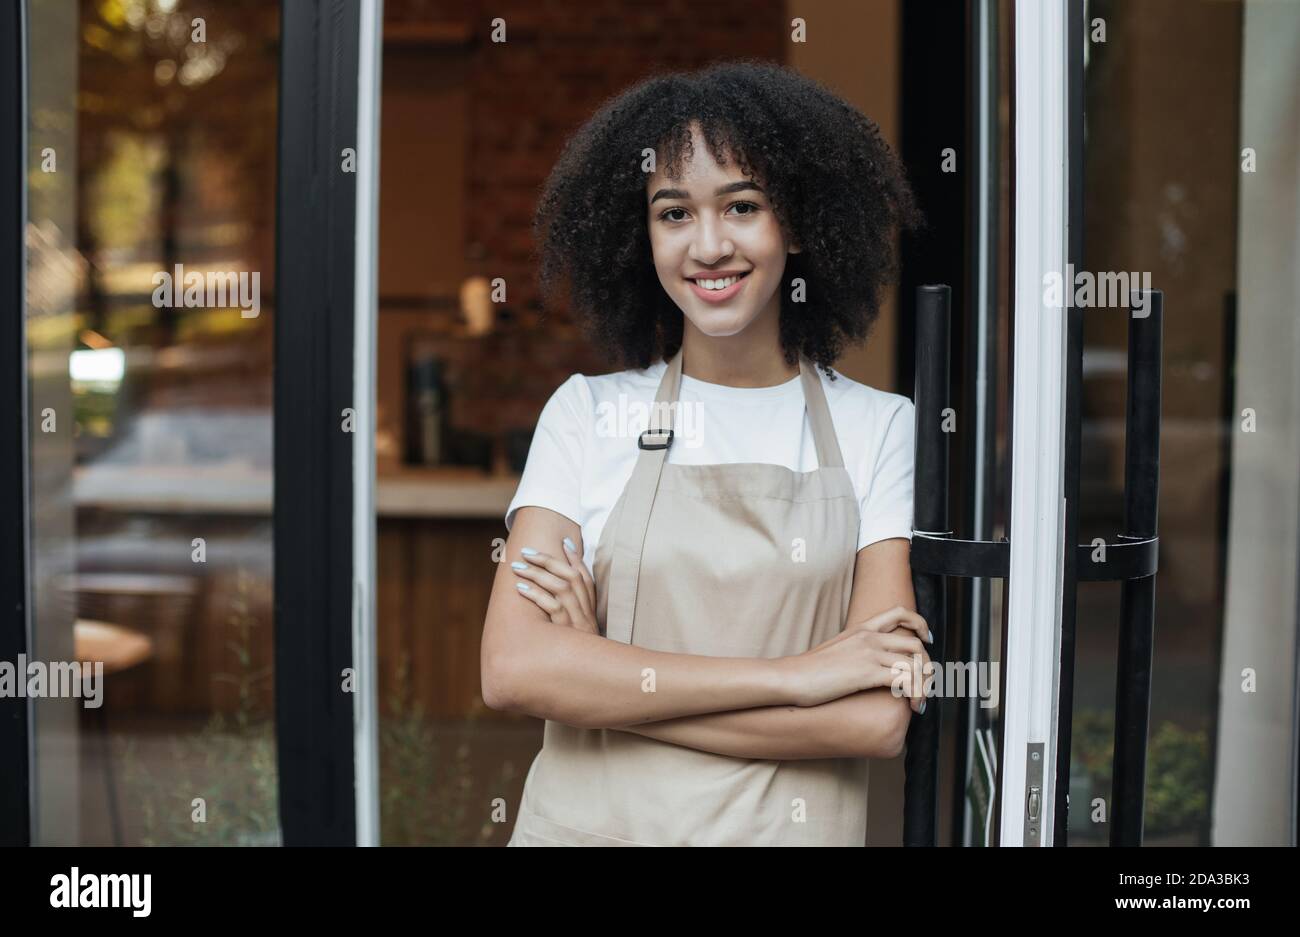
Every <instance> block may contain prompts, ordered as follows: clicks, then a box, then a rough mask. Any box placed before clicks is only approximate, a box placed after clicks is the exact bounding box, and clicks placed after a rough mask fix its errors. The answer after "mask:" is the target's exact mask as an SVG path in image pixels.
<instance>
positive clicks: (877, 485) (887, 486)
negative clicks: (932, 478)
mask: <svg viewBox="0 0 1300 937" xmlns="http://www.w3.org/2000/svg"><path fill="white" fill-rule="evenodd" d="M914 414H915V408H914V407H913V405H912V402H911V401H910V400H908V399H907V398H906V397H903V398H900V400H899V404H898V405H897V406H896V407H894V408H893V412H892V413H891V414H889V415H888V416H887V417H886V418H885V420H886V423H885V427H884V430H883V431H882V432H881V434H880V435H879V436H878V437H877V441H876V447H875V452H874V453H871V452H868V453H867V454H866V461H867V463H868V464H869V465H871V469H870V472H869V477H868V480H867V484H866V486H865V492H864V493H862V494H861V495H860V501H859V505H860V511H861V515H860V521H859V526H858V549H859V550H861V549H862V548H863V547H865V546H870V545H871V544H873V543H876V542H877V541H880V540H888V539H890V538H891V537H906V538H907V539H908V540H911V539H912V463H913V460H914V459H915V455H916V453H915V443H914V439H915V433H916V420H915V417H914ZM873 454H874V462H873V460H872V455H873Z"/></svg>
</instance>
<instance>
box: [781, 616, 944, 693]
mask: <svg viewBox="0 0 1300 937" xmlns="http://www.w3.org/2000/svg"><path fill="white" fill-rule="evenodd" d="M893 614H894V613H893V612H892V611H891V612H888V613H885V615H893ZM912 614H915V613H912ZM877 617H882V616H877ZM870 621H873V622H874V621H875V619H871V620H870ZM865 625H866V623H861V624H858V625H856V626H850V627H848V628H846V629H845V630H844V631H842V632H840V633H839V634H837V635H836V636H835V637H833V638H831V639H830V640H828V641H825V642H823V643H821V644H819V645H817V646H816V647H814V648H812V649H810V650H807V651H805V652H804V653H802V654H798V655H795V656H793V657H787V658H784V659H783V660H782V665H783V666H784V667H785V668H786V671H787V674H788V677H789V680H790V686H791V695H792V698H793V702H794V703H795V705H798V706H817V705H820V704H821V703H827V702H830V701H831V700H835V699H839V698H840V697H842V696H849V695H850V694H853V693H858V692H860V691H862V690H871V689H875V688H876V687H894V686H895V685H896V684H897V686H898V688H899V690H901V694H900V695H903V696H907V697H910V698H911V706H912V711H913V712H920V711H921V708H922V706H924V705H925V684H926V679H925V677H926V675H927V674H928V673H929V667H928V665H929V663H930V655H929V654H927V653H926V650H925V645H924V644H923V643H922V641H921V639H920V638H919V637H917V635H916V633H915V631H914V630H913V629H910V628H907V627H895V629H894V630H881V629H877V628H872V627H865ZM927 630H928V629H927Z"/></svg>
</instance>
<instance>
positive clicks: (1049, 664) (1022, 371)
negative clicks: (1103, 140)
mask: <svg viewBox="0 0 1300 937" xmlns="http://www.w3.org/2000/svg"><path fill="white" fill-rule="evenodd" d="M1066 36H1067V30H1066V0H1016V22H1015V57H1016V58H1015V102H1016V103H1015V107H1016V114H1015V147H1016V151H1015V152H1016V180H1015V201H1016V204H1015V246H1014V251H1015V282H1014V284H1013V288H1014V290H1015V307H1014V308H1015V347H1014V349H1013V354H1014V368H1015V372H1014V377H1013V391H1012V401H1011V408H1012V409H1011V412H1012V431H1011V443H1012V449H1011V522H1010V538H1011V568H1010V573H1009V577H1008V581H1007V596H1006V603H1007V646H1006V648H1005V649H1004V671H1005V673H1006V675H1007V690H1006V698H1005V701H1004V703H1005V705H1004V710H1003V733H1004V735H1003V737H1004V745H1005V757H1004V759H1003V764H1002V765H1001V768H1002V785H1003V787H1002V813H1001V844H1002V845H1003V846H1021V845H1025V842H1026V837H1025V809H1026V803H1027V793H1028V792H1027V790H1026V764H1025V762H1026V758H1027V751H1028V746H1029V745H1030V744H1031V743H1034V742H1042V743H1044V758H1045V764H1044V765H1043V766H1042V777H1043V790H1042V791H1041V796H1040V799H1039V803H1040V804H1041V809H1040V811H1039V819H1040V824H1039V826H1038V830H1039V836H1040V838H1039V842H1040V844H1041V845H1044V846H1050V845H1051V844H1052V828H1053V823H1054V819H1055V817H1054V813H1055V811H1054V805H1055V802H1056V795H1055V775H1056V709H1057V687H1058V679H1059V674H1060V644H1061V567H1062V560H1063V554H1062V547H1063V537H1064V530H1065V517H1064V505H1065V502H1064V482H1063V479H1064V476H1063V470H1064V446H1065V435H1064V429H1065V350H1066V342H1065V337H1066V335H1065V312H1066V310H1065V309H1064V308H1052V307H1049V306H1048V305H1047V304H1046V303H1045V301H1044V282H1045V281H1044V277H1045V276H1046V275H1048V274H1049V273H1052V274H1055V275H1057V276H1063V275H1064V272H1065V270H1066V266H1065V264H1066V256H1067V238H1066V225H1067V223H1068V217H1067V211H1068V204H1069V202H1068V187H1067V180H1068V178H1069V177H1068V173H1067V166H1066V156H1067V150H1066V137H1067V116H1068V111H1067V107H1066V67H1067V62H1068V57H1067V55H1066V53H1067V39H1066ZM1072 288H1073V284H1066V285H1065V289H1072Z"/></svg>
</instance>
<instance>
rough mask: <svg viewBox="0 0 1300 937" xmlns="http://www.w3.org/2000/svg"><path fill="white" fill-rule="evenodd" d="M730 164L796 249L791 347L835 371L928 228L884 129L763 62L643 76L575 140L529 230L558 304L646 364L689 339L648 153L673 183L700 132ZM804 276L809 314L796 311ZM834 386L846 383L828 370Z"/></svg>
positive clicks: (635, 362) (604, 341) (609, 346)
mask: <svg viewBox="0 0 1300 937" xmlns="http://www.w3.org/2000/svg"><path fill="white" fill-rule="evenodd" d="M693 123H694V124H697V125H698V126H699V128H700V133H701V136H702V137H703V138H704V140H705V141H706V143H707V144H708V147H709V150H710V152H711V153H712V155H713V157H714V159H715V160H716V161H717V162H718V164H719V165H722V164H723V163H724V162H725V161H726V157H728V156H730V157H731V158H732V159H733V160H734V162H735V164H736V165H737V166H738V167H739V168H740V169H741V171H742V172H743V173H744V174H745V176H746V177H747V178H749V179H751V180H753V181H755V182H757V183H758V184H759V185H760V186H762V187H763V189H764V191H765V192H766V193H767V195H768V198H769V199H770V201H771V203H772V208H773V211H774V213H775V215H776V218H777V220H778V222H779V223H780V225H781V228H782V230H783V232H784V233H785V235H786V238H787V240H790V241H793V242H794V243H796V244H798V245H799V246H800V247H801V248H802V250H801V251H800V252H799V253H795V254H790V255H787V258H786V268H785V275H784V278H783V281H782V284H781V286H780V288H779V289H780V294H781V316H780V339H781V346H782V351H783V353H784V356H785V359H786V361H787V362H788V363H790V364H794V363H795V362H796V361H797V360H798V359H797V354H798V353H800V352H802V353H803V354H804V355H806V356H807V357H808V358H809V359H810V360H811V361H813V362H815V363H817V364H818V365H820V366H821V367H822V368H823V369H825V370H827V371H828V372H829V369H830V366H831V365H832V364H833V363H834V362H835V360H836V359H837V358H838V357H839V355H840V353H841V351H842V350H843V347H844V344H845V342H846V341H852V342H854V343H857V342H861V341H862V340H864V339H865V338H866V335H867V333H868V331H869V329H870V327H871V325H872V323H873V322H874V321H875V318H876V316H877V314H878V312H879V304H880V292H881V288H882V287H883V286H885V285H887V284H888V283H889V282H890V281H891V279H892V278H893V276H894V274H895V273H896V270H897V257H896V252H895V246H894V236H893V235H894V231H895V229H896V228H897V229H910V228H914V227H917V226H919V224H920V221H921V218H920V213H919V211H918V210H917V208H916V203H915V200H914V198H913V195H912V191H911V188H910V187H909V185H908V183H907V179H906V175H905V173H904V171H903V169H902V166H901V164H900V163H899V161H898V159H897V158H896V157H895V155H894V153H893V151H892V150H890V148H889V146H888V145H887V144H886V143H885V142H884V141H883V140H882V139H881V137H880V130H879V128H878V127H877V126H876V124H875V123H874V122H873V121H872V120H870V119H869V118H867V117H866V116H864V115H863V114H862V113H861V112H859V111H857V110H855V109H854V108H853V107H852V106H851V105H849V104H848V103H846V102H845V101H843V100H841V99H840V98H838V97H836V96H835V95H834V94H832V93H831V92H830V91H828V90H826V89H825V88H824V87H822V86H821V85H819V84H817V83H816V82H814V81H812V80H810V79H808V78H805V77H804V76H802V75H800V74H799V73H798V72H796V71H794V70H793V69H791V68H787V67H784V66H779V65H772V64H767V63H762V62H757V61H753V60H739V61H734V62H727V63H721V64H718V65H714V66H711V67H709V68H706V69H704V70H701V71H697V72H677V73H671V74H665V75H657V76H653V77H651V78H647V79H645V80H643V81H641V82H639V83H638V84H636V85H633V86H632V87H631V88H629V89H627V90H626V91H624V92H622V93H621V94H619V95H617V96H615V97H613V98H611V99H609V100H608V101H606V102H605V103H604V104H603V105H602V106H601V107H600V109H599V110H598V111H597V112H596V113H595V114H594V115H593V116H592V117H591V118H590V119H589V120H588V121H587V122H586V123H585V124H584V125H583V126H582V127H580V128H579V129H578V130H577V131H576V132H575V133H574V134H573V135H572V136H571V137H570V138H569V139H568V141H567V142H566V143H565V145H564V148H563V150H562V152H561V154H560V157H559V159H558V160H557V162H556V164H555V167H554V168H553V169H552V171H551V174H550V176H549V177H548V178H547V180H546V183H545V184H544V186H543V187H542V191H541V196H540V198H539V200H538V203H537V211H536V215H535V217H534V219H533V235H534V238H535V241H536V243H537V245H538V257H537V263H538V271H539V281H540V286H541V291H542V297H543V300H544V302H545V303H546V304H547V306H553V305H564V304H566V303H567V305H568V306H569V308H570V309H572V310H573V312H574V313H575V315H576V317H577V319H578V321H579V322H580V323H581V324H582V325H583V326H584V327H585V328H586V330H587V332H588V334H589V335H590V336H591V338H592V339H593V341H594V342H595V344H596V345H597V346H598V347H599V348H600V349H601V350H602V351H603V352H605V353H607V354H609V355H610V356H611V357H613V358H614V359H616V360H618V361H620V363H621V364H622V365H623V366H625V367H638V368H645V367H648V366H649V365H650V364H651V363H652V362H653V361H654V360H655V359H656V358H657V357H659V356H662V357H665V358H667V357H670V356H671V355H673V354H674V353H675V352H676V351H677V349H678V348H680V347H681V342H682V328H683V315H682V311H681V309H679V308H678V307H677V305H676V304H675V303H674V302H673V301H672V299H671V298H670V297H669V296H668V294H667V293H666V292H665V291H664V289H663V287H662V285H661V284H660V282H659V279H658V276H657V275H656V272H655V268H654V259H653V255H652V252H651V247H650V234H649V230H648V221H647V214H648V213H647V209H646V174H645V172H644V171H643V150H645V149H646V148H653V149H654V151H655V155H656V160H657V162H658V166H659V168H660V169H662V170H664V171H665V172H666V173H667V174H668V175H669V176H670V177H676V176H677V175H678V174H679V172H680V170H681V167H682V162H683V157H686V156H689V154H690V153H691V150H692V142H691V125H692V124H693ZM795 277H802V278H803V280H804V282H805V284H806V291H805V296H806V301H804V302H799V303H795V302H792V301H791V299H790V294H791V289H790V283H791V281H792V280H793V279H794V278H795ZM830 377H831V378H832V379H833V378H834V374H833V372H830Z"/></svg>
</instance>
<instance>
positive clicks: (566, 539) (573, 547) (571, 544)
mask: <svg viewBox="0 0 1300 937" xmlns="http://www.w3.org/2000/svg"><path fill="white" fill-rule="evenodd" d="M564 545H565V546H566V547H568V548H569V549H570V550H571V551H573V552H574V553H577V552H578V548H577V547H575V546H574V545H573V541H572V540H570V539H569V538H568V537H565V538H564Z"/></svg>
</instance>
